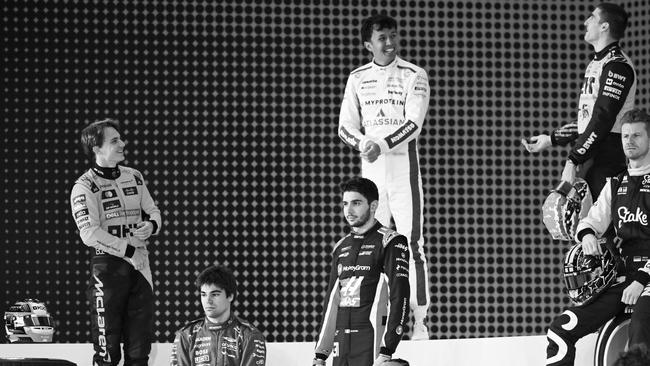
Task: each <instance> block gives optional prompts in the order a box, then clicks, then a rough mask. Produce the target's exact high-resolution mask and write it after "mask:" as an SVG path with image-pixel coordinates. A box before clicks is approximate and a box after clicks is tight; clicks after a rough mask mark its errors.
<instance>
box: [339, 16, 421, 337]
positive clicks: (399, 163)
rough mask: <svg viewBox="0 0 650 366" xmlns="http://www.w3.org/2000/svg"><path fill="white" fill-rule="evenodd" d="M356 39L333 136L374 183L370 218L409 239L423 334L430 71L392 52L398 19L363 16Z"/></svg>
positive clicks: (414, 301)
mask: <svg viewBox="0 0 650 366" xmlns="http://www.w3.org/2000/svg"><path fill="white" fill-rule="evenodd" d="M361 40H362V42H363V45H364V47H365V48H366V50H368V51H370V52H371V53H372V55H373V60H372V62H370V63H368V64H366V65H364V66H361V67H359V68H358V69H356V70H354V71H352V72H351V73H350V76H349V77H348V81H347V85H346V86H345V94H344V96H343V102H342V104H341V112H340V115H339V130H338V133H339V137H340V138H341V139H342V140H343V142H344V143H346V144H347V145H349V146H351V147H352V148H353V149H355V150H357V151H359V152H360V157H361V174H362V176H363V177H364V178H368V179H370V180H372V181H373V182H374V183H375V184H376V185H377V187H378V189H379V206H378V207H377V212H376V217H377V220H379V222H381V223H382V224H384V225H386V226H389V225H390V219H391V217H392V218H393V220H394V221H395V227H396V230H397V231H398V232H399V233H400V234H404V235H405V236H406V237H407V238H408V243H409V246H410V250H411V253H412V257H411V261H410V263H409V267H410V273H411V278H410V286H411V300H410V301H411V302H410V305H411V308H412V309H413V318H414V324H413V333H412V335H411V339H413V340H420V339H428V338H429V332H428V328H427V326H426V322H425V318H426V316H427V311H428V308H429V303H430V300H429V283H428V282H429V271H428V268H429V266H428V261H427V258H426V256H425V253H424V238H423V236H422V225H423V223H424V219H423V212H424V211H423V210H424V198H423V191H422V177H421V175H420V165H419V156H418V141H417V140H418V136H419V135H420V131H421V130H422V125H423V123H424V118H425V116H426V115H427V111H428V109H429V93H430V91H429V77H428V75H427V73H426V71H424V70H423V69H422V68H420V67H418V66H415V65H414V64H412V63H410V62H406V61H404V60H402V59H401V58H399V57H398V56H397V51H398V44H397V43H398V38H397V21H396V20H395V19H393V18H391V17H389V16H386V15H375V16H372V17H370V18H367V19H365V20H364V21H363V22H362V25H361Z"/></svg>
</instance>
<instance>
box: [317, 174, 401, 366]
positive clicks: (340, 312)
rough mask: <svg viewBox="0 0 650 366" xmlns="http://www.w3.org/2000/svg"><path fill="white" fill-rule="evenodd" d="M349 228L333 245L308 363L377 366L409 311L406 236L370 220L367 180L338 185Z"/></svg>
mask: <svg viewBox="0 0 650 366" xmlns="http://www.w3.org/2000/svg"><path fill="white" fill-rule="evenodd" d="M341 190H342V192H343V214H344V215H345V219H346V220H347V222H348V223H349V224H350V226H351V227H352V232H351V233H350V234H348V235H347V236H345V237H344V238H343V239H341V240H340V241H339V242H338V243H336V245H335V246H334V251H333V253H332V269H331V272H330V278H329V286H328V290H327V296H326V298H325V306H324V307H323V308H324V315H323V319H322V322H321V325H320V327H319V334H318V339H317V340H316V349H315V353H316V357H315V358H314V361H313V365H325V360H326V359H327V357H328V356H329V355H330V354H332V353H333V356H334V360H333V361H334V362H333V365H334V366H351V365H354V366H371V365H373V366H378V365H381V364H382V363H384V362H386V361H388V360H390V358H391V356H392V355H393V353H394V352H395V349H396V348H397V345H398V343H399V342H400V340H401V338H402V333H403V331H404V328H403V327H404V325H405V322H406V320H407V317H408V312H409V304H408V303H409V292H410V290H409V282H408V277H409V268H408V261H409V248H408V243H407V240H406V237H405V236H403V235H400V234H398V233H397V232H395V231H393V230H391V229H388V228H386V227H384V226H382V225H381V223H379V222H378V221H377V220H376V219H375V211H376V210H377V205H378V197H379V193H378V191H377V186H376V185H375V184H374V183H373V182H372V181H371V180H369V179H366V178H353V179H351V180H350V181H348V182H346V183H344V184H343V185H342V186H341Z"/></svg>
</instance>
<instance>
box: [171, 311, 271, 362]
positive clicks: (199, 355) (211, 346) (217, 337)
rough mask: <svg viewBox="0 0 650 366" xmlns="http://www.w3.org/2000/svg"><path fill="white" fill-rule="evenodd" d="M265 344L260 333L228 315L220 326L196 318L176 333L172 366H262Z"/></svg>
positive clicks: (204, 319) (247, 323)
mask: <svg viewBox="0 0 650 366" xmlns="http://www.w3.org/2000/svg"><path fill="white" fill-rule="evenodd" d="M265 363H266V343H265V342H264V336H263V335H262V333H261V332H260V331H259V330H257V328H255V327H254V326H252V325H251V324H250V323H249V322H247V321H244V320H241V319H239V318H238V317H236V316H235V315H231V316H230V318H229V319H228V320H227V321H226V322H224V323H221V324H217V323H212V322H210V321H209V320H208V319H206V318H201V319H197V320H195V321H193V322H191V323H189V324H187V325H186V326H184V327H183V328H182V329H181V330H179V331H178V332H176V338H175V339H174V344H173V345H172V355H171V362H170V365H171V366H199V365H201V366H263V365H264V364H265Z"/></svg>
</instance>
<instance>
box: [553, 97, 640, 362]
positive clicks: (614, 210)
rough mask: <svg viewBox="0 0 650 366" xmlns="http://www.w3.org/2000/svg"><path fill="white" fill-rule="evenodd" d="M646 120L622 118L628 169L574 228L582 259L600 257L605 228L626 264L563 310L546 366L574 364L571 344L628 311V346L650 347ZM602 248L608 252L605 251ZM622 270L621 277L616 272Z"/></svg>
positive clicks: (634, 113) (634, 114)
mask: <svg viewBox="0 0 650 366" xmlns="http://www.w3.org/2000/svg"><path fill="white" fill-rule="evenodd" d="M649 131H650V116H649V115H648V114H647V113H646V112H645V111H643V110H640V109H632V110H630V111H628V112H627V113H626V114H625V115H624V116H623V119H622V127H621V138H622V145H623V150H624V152H625V156H626V157H627V158H628V160H629V165H628V169H627V171H626V172H624V173H622V174H620V175H619V176H617V177H615V178H612V179H610V180H608V181H607V183H606V184H605V187H604V188H603V190H602V192H601V194H600V196H599V197H598V201H596V204H595V205H594V206H592V207H591V209H590V210H589V214H588V215H587V217H585V218H584V219H582V220H581V221H580V223H579V224H578V228H577V233H578V234H577V235H576V238H577V240H578V242H580V243H581V246H582V251H583V252H584V254H585V255H594V256H600V255H601V254H602V253H603V248H602V247H601V245H600V244H599V243H598V240H597V238H598V237H602V235H603V234H604V233H605V231H606V230H607V228H608V227H609V225H610V224H613V226H614V228H615V230H616V236H618V237H619V238H620V239H621V243H620V245H619V247H618V248H617V249H616V251H620V253H616V254H620V255H621V256H622V258H623V260H624V262H625V265H624V269H623V270H622V271H621V270H620V269H619V273H618V274H617V276H618V277H617V280H618V281H616V283H614V284H612V285H611V287H609V288H607V289H604V291H603V292H602V293H600V294H599V295H597V297H595V299H592V300H591V301H590V302H588V303H585V305H582V306H573V307H569V308H568V309H566V310H565V311H564V312H563V313H562V314H561V315H560V316H558V317H557V318H556V319H555V320H554V321H553V323H552V324H551V326H550V328H549V330H548V340H549V343H548V348H547V356H548V359H547V365H553V366H564V365H573V360H574V357H575V343H576V341H577V340H578V339H580V338H582V337H584V336H585V335H587V334H589V333H592V332H595V331H597V330H598V328H600V326H602V325H603V324H605V322H607V321H608V320H609V319H611V318H612V317H613V316H615V315H617V314H620V313H622V312H623V311H624V309H625V307H626V306H631V307H633V310H634V311H633V313H632V319H631V322H630V327H629V332H628V333H629V345H630V347H632V346H634V345H643V346H645V347H648V346H650V287H649V286H648V283H650V260H649V259H648V258H650V223H649V220H648V215H650V137H649V135H648V134H649ZM605 250H607V249H605ZM621 272H622V273H621Z"/></svg>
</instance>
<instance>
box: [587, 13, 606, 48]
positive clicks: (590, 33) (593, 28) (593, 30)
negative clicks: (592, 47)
mask: <svg viewBox="0 0 650 366" xmlns="http://www.w3.org/2000/svg"><path fill="white" fill-rule="evenodd" d="M584 25H585V41H587V42H588V43H592V44H593V43H594V42H596V41H597V40H598V39H599V38H600V36H601V33H602V29H601V27H602V19H601V17H600V9H598V8H596V9H594V11H592V12H591V14H590V15H589V17H588V18H587V20H585V22H584Z"/></svg>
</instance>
